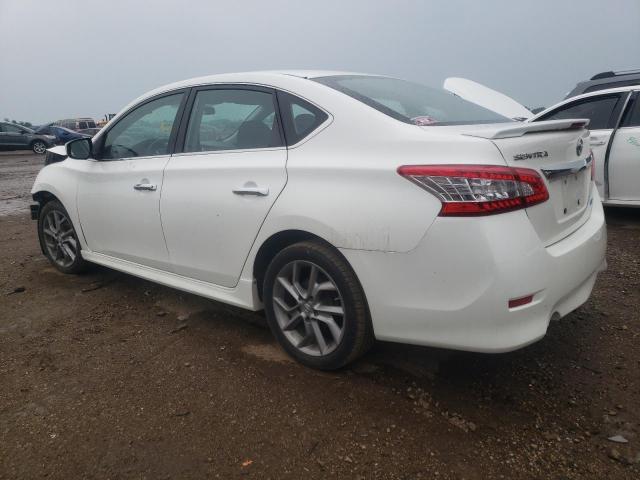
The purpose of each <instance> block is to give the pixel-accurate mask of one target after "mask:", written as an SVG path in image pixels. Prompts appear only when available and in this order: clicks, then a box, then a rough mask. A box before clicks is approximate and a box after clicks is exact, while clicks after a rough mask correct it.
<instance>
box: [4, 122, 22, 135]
mask: <svg viewBox="0 0 640 480" xmlns="http://www.w3.org/2000/svg"><path fill="white" fill-rule="evenodd" d="M3 126H4V129H3V130H4V131H5V132H10V133H25V130H23V129H22V128H20V127H18V126H17V125H13V124H11V123H5V124H3Z"/></svg>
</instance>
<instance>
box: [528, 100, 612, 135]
mask: <svg viewBox="0 0 640 480" xmlns="http://www.w3.org/2000/svg"><path fill="white" fill-rule="evenodd" d="M619 100H620V96H619V95H610V96H606V97H594V98H588V99H583V100H578V101H576V102H571V103H569V104H568V105H564V106H562V107H560V108H559V109H557V110H554V111H553V112H550V113H548V114H546V115H543V116H542V117H540V118H539V119H538V120H567V119H570V118H588V119H589V120H590V122H589V129H590V130H602V129H605V128H612V127H613V122H615V118H614V117H615V115H614V114H613V113H614V110H616V105H617V104H618V102H619Z"/></svg>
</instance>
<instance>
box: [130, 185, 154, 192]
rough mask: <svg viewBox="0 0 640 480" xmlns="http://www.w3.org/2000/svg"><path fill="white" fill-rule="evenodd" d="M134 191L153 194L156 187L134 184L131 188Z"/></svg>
mask: <svg viewBox="0 0 640 480" xmlns="http://www.w3.org/2000/svg"><path fill="white" fill-rule="evenodd" d="M133 189H134V190H143V191H147V192H155V191H156V190H157V189H158V186H157V185H153V184H151V183H136V184H135V185H134V186H133Z"/></svg>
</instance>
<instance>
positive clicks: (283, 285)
mask: <svg viewBox="0 0 640 480" xmlns="http://www.w3.org/2000/svg"><path fill="white" fill-rule="evenodd" d="M263 292H264V294H263V297H264V305H265V311H266V314H267V321H268V323H269V327H270V328H271V331H272V332H273V334H274V336H275V337H276V339H277V340H278V342H279V343H280V344H281V345H282V347H283V348H284V349H285V350H286V351H287V352H288V353H289V354H290V355H291V356H292V357H294V358H295V359H296V360H298V361H299V362H300V363H302V364H304V365H306V366H308V367H312V368H317V369H321V370H335V369H338V368H340V367H343V366H344V365H346V364H348V363H350V362H352V361H354V360H355V359H356V358H358V357H359V356H361V355H362V354H364V353H365V352H366V351H367V350H368V349H369V348H370V347H371V345H372V344H373V341H374V337H373V329H372V327H371V321H370V319H369V313H368V308H367V303H366V299H365V295H364V292H363V290H362V287H361V285H360V282H359V281H358V279H357V277H356V275H355V273H354V272H353V270H352V269H351V267H350V266H349V265H348V263H347V262H346V260H345V259H344V258H343V257H342V256H341V255H340V254H339V253H338V252H337V251H336V250H334V249H333V248H331V247H329V246H328V245H325V244H324V243H320V242H316V241H307V242H301V243H296V244H294V245H291V246H290V247H287V248H285V249H284V250H282V251H281V252H280V253H278V255H276V257H275V258H274V259H273V261H272V262H271V264H270V265H269V267H268V269H267V272H266V275H265V279H264V288H263Z"/></svg>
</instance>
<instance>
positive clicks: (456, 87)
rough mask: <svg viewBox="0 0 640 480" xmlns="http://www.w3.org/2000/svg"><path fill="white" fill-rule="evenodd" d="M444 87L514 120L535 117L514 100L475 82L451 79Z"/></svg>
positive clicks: (447, 80) (445, 82)
mask: <svg viewBox="0 0 640 480" xmlns="http://www.w3.org/2000/svg"><path fill="white" fill-rule="evenodd" d="M443 87H444V89H445V90H448V91H450V92H451V93H453V94H454V95H457V96H459V97H461V98H463V99H465V100H467V101H468V102H471V103H475V104H476V105H480V106H481V107H484V108H486V109H488V110H491V111H492V112H496V113H498V114H500V115H503V116H505V117H507V118H512V119H513V120H520V121H522V120H527V119H529V118H531V117H532V116H533V113H531V111H530V110H529V109H528V108H526V107H524V106H523V105H522V104H520V103H519V102H517V101H515V100H514V99H513V98H511V97H508V96H507V95H505V94H503V93H500V92H497V91H495V90H493V89H491V88H489V87H486V86H484V85H482V84H480V83H478V82H474V81H473V80H468V79H466V78H457V77H449V78H447V79H446V80H445V81H444V85H443Z"/></svg>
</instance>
